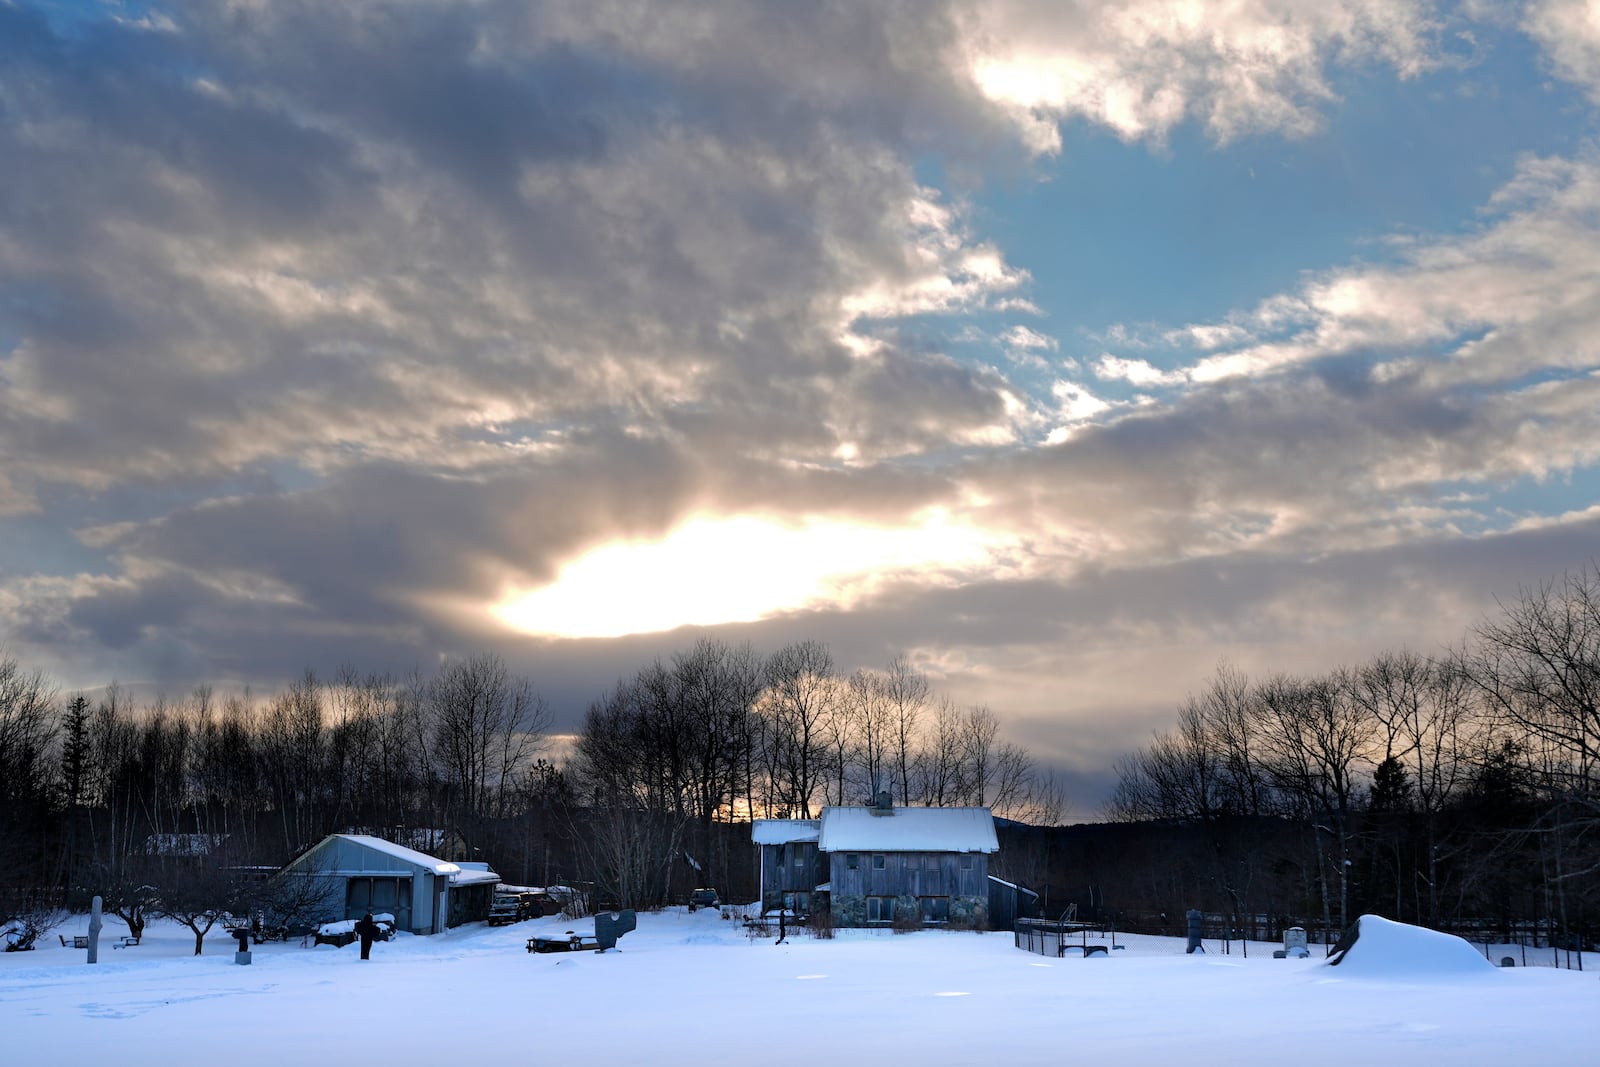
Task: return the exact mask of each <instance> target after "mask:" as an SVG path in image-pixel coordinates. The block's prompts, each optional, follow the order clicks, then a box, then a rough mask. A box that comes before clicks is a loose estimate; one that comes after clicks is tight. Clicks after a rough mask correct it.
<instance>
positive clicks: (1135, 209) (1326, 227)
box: [919, 34, 1593, 367]
mask: <svg viewBox="0 0 1600 1067" xmlns="http://www.w3.org/2000/svg"><path fill="white" fill-rule="evenodd" d="M1334 87H1335V90H1336V92H1337V93H1338V96H1339V99H1338V100H1336V101H1333V102H1330V103H1328V104H1326V105H1325V106H1324V111H1325V115H1326V120H1327V121H1326V123H1325V126H1324V128H1323V129H1322V130H1321V131H1320V132H1318V133H1316V134H1314V135H1312V136H1310V137H1306V138H1303V139H1287V138H1285V137H1282V136H1277V135H1258V136H1251V137H1247V138H1243V139H1240V140H1238V141H1235V142H1233V143H1230V144H1227V145H1222V146H1218V145H1216V144H1214V143H1212V142H1211V141H1210V140H1209V139H1208V138H1207V135H1206V133H1205V131H1204V130H1203V129H1202V128H1200V127H1199V126H1198V125H1196V124H1195V123H1192V122H1191V123H1188V124H1185V125H1183V126H1181V127H1179V128H1178V129H1176V130H1175V131H1173V133H1172V135H1171V136H1170V137H1169V139H1168V141H1167V143H1166V145H1165V146H1161V147H1155V146H1151V145H1148V144H1144V143H1136V144H1129V143H1125V142H1123V141H1121V140H1119V139H1118V138H1117V137H1116V136H1115V135H1113V134H1112V133H1110V132H1108V131H1106V130H1104V129H1102V128H1099V127H1093V126H1090V125H1088V124H1086V123H1082V122H1073V123H1070V124H1068V125H1067V126H1066V127H1065V128H1064V130H1063V134H1064V136H1063V149H1062V153H1061V156H1060V157H1059V158H1058V159H1054V160H1045V161H1042V162H1041V163H1040V164H1039V165H1038V167H1037V170H1036V173H1035V174H1034V175H1033V176H1032V177H1029V178H1015V179H1011V180H1009V181H1004V182H1001V183H997V184H995V185H991V186H990V187H988V188H985V189H981V190H977V191H975V192H971V193H970V194H969V195H970V198H971V200H972V203H973V206H974V210H973V218H972V224H973V228H974V230H975V231H976V233H977V234H978V235H979V236H982V237H985V238H990V239H993V240H995V241H996V243H997V244H998V245H999V246H1000V247H1001V248H1002V249H1003V250H1004V252H1005V255H1006V257H1007V260H1008V262H1010V263H1012V264H1013V265H1014V266H1017V267H1021V268H1024V269H1026V270H1027V271H1029V272H1030V273H1031V275H1032V276H1033V284H1032V287H1031V290H1030V292H1029V294H1028V295H1029V297H1030V298H1031V299H1032V300H1033V302H1034V303H1035V304H1037V305H1038V306H1039V307H1040V308H1041V309H1042V310H1043V311H1044V312H1045V316H1046V317H1045V319H1044V320H1042V321H1038V320H1036V321H1034V322H1033V323H1031V325H1032V327H1033V328H1034V329H1038V330H1040V331H1042V332H1046V333H1049V334H1051V335H1052V336H1054V337H1056V338H1057V339H1058V340H1059V341H1060V342H1061V346H1062V349H1061V351H1062V354H1063V355H1075V356H1079V357H1088V358H1093V357H1094V356H1095V355H1098V353H1099V351H1101V350H1102V348H1103V346H1104V337H1105V335H1106V333H1107V332H1108V331H1109V330H1110V329H1111V328H1112V327H1115V326H1117V325H1124V326H1130V327H1137V326H1140V325H1148V326H1154V327H1155V328H1156V329H1157V331H1159V330H1162V329H1168V328H1173V327H1179V326H1182V325H1185V324H1188V323H1213V322H1219V321H1222V320H1224V319H1225V318H1226V317H1227V316H1228V315H1229V314H1230V313H1234V312H1247V311H1249V310H1250V309H1251V308H1253V307H1255V306H1256V305H1257V304H1258V303H1259V302H1260V301H1262V300H1264V299H1267V298H1269V297H1272V296H1274V295H1277V294H1280V293H1285V292H1293V291H1295V290H1296V289H1297V288H1298V286H1299V285H1300V284H1301V282H1302V280H1303V279H1304V277H1305V276H1306V275H1307V274H1316V273H1318V272H1323V271H1327V270H1331V269H1337V268H1339V267H1342V266H1346V265H1350V264H1352V263H1357V262H1385V261H1389V260H1391V259H1392V258H1393V257H1394V256H1395V255H1397V251H1396V250H1395V249H1394V248H1393V247H1392V245H1391V243H1390V242H1389V241H1388V240H1387V239H1388V238H1390V237H1393V236H1396V235H1403V236H1419V235H1420V236H1424V237H1426V236H1448V235H1451V234H1454V233H1461V232H1466V231H1470V230H1473V229H1475V228H1476V227H1478V226H1479V225H1481V211H1482V209H1483V207H1484V205H1485V204H1486V203H1487V201H1488V200H1489V198H1490V197H1491V196H1492V195H1493V193H1494V192H1495V191H1496V190H1497V189H1498V188H1500V187H1501V186H1503V185H1504V184H1505V183H1506V181H1507V180H1508V179H1509V178H1510V177H1511V176H1512V175H1513V173H1514V171H1515V168H1516V166H1517V163H1518V161H1519V159H1521V158H1522V157H1524V156H1525V155H1528V154H1535V155H1551V154H1557V155H1559V154H1571V153H1573V152H1575V151H1576V150H1577V149H1578V148H1579V147H1580V146H1581V145H1582V143H1584V141H1585V139H1586V138H1587V137H1588V127H1589V126H1590V125H1591V124H1592V121H1593V120H1592V118H1591V117H1590V116H1591V111H1590V109H1589V108H1588V107H1587V105H1586V104H1585V103H1584V101H1583V99H1582V97H1581V95H1580V94H1579V93H1577V92H1576V91H1575V90H1574V89H1572V88H1571V87H1570V86H1566V85H1563V84H1561V83H1557V82H1552V81H1550V80H1549V79H1548V78H1546V77H1545V76H1544V75H1543V73H1542V72H1541V70H1540V68H1539V65H1538V60H1537V55H1536V53H1535V51H1534V49H1533V47H1532V45H1531V44H1530V43H1529V42H1528V41H1527V40H1526V39H1524V38H1522V37H1521V36H1519V35H1514V34H1504V35H1498V36H1494V37H1493V39H1492V40H1490V41H1489V42H1488V43H1487V44H1486V45H1485V46H1484V47H1483V48H1482V49H1481V50H1480V53H1479V55H1478V56H1477V57H1476V59H1475V61H1474V62H1473V63H1472V64H1471V65H1470V66H1468V67H1467V68H1466V69H1464V70H1461V69H1443V70H1438V71H1434V72H1432V73H1429V74H1426V75H1424V76H1421V77H1418V78H1415V79H1412V80H1407V81H1400V80H1397V79H1395V78H1394V77H1393V76H1392V74H1389V73H1387V72H1384V71H1381V70H1362V71H1357V72H1351V73H1347V74H1345V75H1343V76H1341V77H1339V78H1338V79H1337V80H1336V82H1335V86H1334ZM919 173H921V174H927V175H929V176H931V175H932V174H933V173H934V172H933V171H932V170H931V169H927V168H922V169H919ZM1137 354H1138V355H1139V356H1140V357H1141V358H1146V359H1149V360H1150V361H1151V362H1152V363H1154V364H1156V365H1157V366H1158V367H1163V366H1164V362H1163V359H1165V365H1170V363H1171V362H1172V360H1173V358H1174V354H1173V353H1167V354H1166V355H1165V356H1164V357H1163V356H1162V354H1161V353H1137Z"/></svg>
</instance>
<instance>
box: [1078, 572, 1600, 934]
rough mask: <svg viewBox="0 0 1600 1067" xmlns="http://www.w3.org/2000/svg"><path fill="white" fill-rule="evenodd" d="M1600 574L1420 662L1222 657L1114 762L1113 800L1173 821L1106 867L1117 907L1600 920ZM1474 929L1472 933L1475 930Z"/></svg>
mask: <svg viewBox="0 0 1600 1067" xmlns="http://www.w3.org/2000/svg"><path fill="white" fill-rule="evenodd" d="M1597 705H1600V571H1597V570H1585V571H1581V572H1579V573H1578V574H1575V575H1568V576H1566V577H1564V578H1563V579H1562V580H1560V581H1557V582H1552V583H1549V584H1547V585H1544V586H1542V587H1539V588H1537V589H1531V590H1526V591H1524V592H1523V593H1522V594H1521V595H1520V596H1519V597H1518V598H1517V599H1516V600H1514V601H1512V602H1510V603H1508V604H1504V605H1502V606H1501V608H1500V610H1499V612H1498V614H1497V615H1495V616H1493V617H1491V618H1488V619H1486V620H1485V621H1483V622H1482V623H1481V624H1479V625H1478V626H1476V627H1475V628H1474V629H1473V630H1472V631H1471V632H1470V633H1469V634H1468V635H1467V637H1466V638H1465V639H1464V640H1463V642H1462V643H1461V644H1460V646H1459V647H1457V648H1455V649H1451V650H1449V651H1447V652H1445V653H1443V654H1441V655H1438V656H1434V657H1425V656H1420V655H1417V654H1415V653H1412V652H1408V651H1397V652H1391V653H1386V654H1383V655H1380V656H1378V657H1376V658H1375V659H1373V660H1371V661H1370V662H1368V663H1365V664H1362V665H1360V666H1356V667H1351V668H1348V669H1342V670H1337V671H1334V672H1331V673H1329V674H1326V675H1320V676H1316V677H1293V676H1288V675H1274V676H1271V677H1267V678H1260V679H1249V678H1246V677H1245V676H1244V675H1243V674H1241V673H1239V672H1238V671H1236V670H1233V669H1231V668H1230V667H1228V666H1226V665H1224V666H1221V667H1219V669H1218V670H1217V672H1216V675H1215V676H1214V677H1213V678H1212V679H1211V681H1210V683H1209V685H1208V686H1207V687H1206V688H1205V689H1204V691H1202V692H1201V693H1199V694H1198V695H1195V696H1192V697H1190V698H1189V699H1188V700H1187V701H1186V702H1185V703H1184V704H1183V705H1182V707H1181V708H1180V709H1179V712H1178V720H1177V724H1176V725H1175V726H1174V727H1173V728H1171V729H1170V730H1167V731H1164V732H1162V733H1159V734H1157V735H1156V736H1155V738H1154V739H1153V740H1152V741H1151V742H1150V743H1149V744H1148V745H1146V746H1145V747H1144V748H1142V749H1140V750H1139V751H1137V752H1135V753H1134V754H1132V755H1130V756H1128V757H1127V758H1126V759H1124V760H1123V761H1122V762H1121V764H1120V766H1119V775H1118V784H1117V787H1116V791H1115V795H1114V797H1113V799H1112V802H1111V805H1110V809H1111V813H1112V815H1113V817H1114V818H1116V819H1119V820H1123V821H1125V822H1137V823H1140V824H1143V830H1142V832H1141V833H1140V834H1136V835H1130V837H1129V840H1130V842H1134V841H1136V840H1144V839H1147V838H1149V839H1151V840H1153V838H1151V836H1150V827H1149V825H1148V824H1150V823H1151V822H1152V821H1159V822H1164V823H1167V824H1170V825H1171V826H1172V827H1173V828H1175V829H1176V830H1178V831H1179V832H1178V833H1176V834H1172V835H1168V836H1167V837H1166V839H1165V840H1164V842H1163V843H1162V844H1161V845H1160V847H1159V848H1155V849H1152V850H1149V851H1148V852H1146V851H1145V850H1142V849H1140V848H1136V847H1134V848H1129V849H1127V850H1126V851H1125V852H1124V853H1123V856H1122V858H1121V861H1120V864H1121V869H1120V870H1117V871H1116V872H1115V873H1114V874H1113V875H1111V877H1113V878H1114V880H1115V884H1116V890H1117V896H1118V897H1119V898H1120V903H1122V905H1123V906H1124V907H1126V908H1127V909H1128V910H1130V911H1131V912H1138V913H1142V914H1150V915H1159V914H1160V913H1162V912H1166V913H1168V914H1169V915H1170V914H1173V913H1174V909H1182V908H1186V907H1200V908H1202V909H1204V910H1206V911H1208V912H1211V913H1215V914H1220V915H1224V916H1229V917H1232V918H1233V919H1234V925H1236V926H1237V927H1239V928H1241V929H1245V928H1258V927H1259V926H1260V925H1261V924H1262V923H1263V922H1266V923H1267V924H1268V925H1270V926H1275V925H1281V922H1282V921H1285V920H1287V919H1292V920H1294V921H1300V922H1308V921H1309V922H1314V923H1319V924H1320V925H1321V926H1322V927H1324V928H1331V929H1334V930H1338V929H1342V928H1343V927H1344V926H1345V925H1347V924H1348V923H1349V922H1350V921H1351V920H1352V919H1353V918H1354V917H1355V916H1356V915H1358V914H1361V913H1362V912H1368V911H1370V912H1376V913H1379V914H1383V915H1386V916H1388V917H1390V918H1393V919H1397V920H1400V921H1405V922H1414V923H1419V924H1422V925H1427V926H1432V927H1435V928H1441V929H1461V930H1463V931H1466V930H1467V929H1468V928H1481V927H1484V926H1488V927H1492V928H1493V929H1494V930H1495V931H1498V932H1499V933H1501V934H1504V935H1507V936H1509V935H1510V933H1511V932H1512V931H1513V930H1515V929H1518V928H1521V929H1523V930H1525V931H1526V930H1527V929H1528V928H1530V927H1532V926H1536V927H1537V928H1538V929H1539V930H1540V931H1541V936H1542V937H1550V938H1552V939H1554V940H1556V941H1557V942H1565V943H1569V944H1570V943H1571V942H1573V941H1575V940H1579V939H1582V940H1589V941H1592V940H1593V937H1594V934H1595V933H1596V930H1595V925H1596V920H1597V919H1600V879H1597V878H1596V872H1597V871H1600V716H1597V712H1596V707H1597ZM1474 932H1476V931H1474Z"/></svg>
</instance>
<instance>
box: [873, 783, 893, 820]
mask: <svg viewBox="0 0 1600 1067" xmlns="http://www.w3.org/2000/svg"><path fill="white" fill-rule="evenodd" d="M872 814H874V815H893V814H894V797H893V796H892V795H891V794H890V793H889V791H888V790H887V789H885V790H883V791H882V792H880V793H879V794H878V795H877V797H876V798H874V800H873V804H872Z"/></svg>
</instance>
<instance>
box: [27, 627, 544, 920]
mask: <svg viewBox="0 0 1600 1067" xmlns="http://www.w3.org/2000/svg"><path fill="white" fill-rule="evenodd" d="M549 721H550V712H549V709H548V708H547V707H546V705H545V703H544V701H543V700H542V699H541V698H540V697H539V695H538V694H537V693H536V692H535V691H534V689H533V687H532V685H531V683H530V682H529V681H528V680H527V679H525V678H521V677H518V676H516V675H514V674H512V673H511V672H510V671H509V670H508V669H507V668H506V666H505V664H504V663H503V662H502V661H501V660H499V659H498V658H496V657H493V656H474V657H468V658H465V659H459V660H452V661H447V662H444V663H443V664H441V665H440V667H439V668H438V670H437V671H436V672H435V673H434V674H432V675H431V676H423V675H421V674H417V675H414V676H412V677H410V678H407V679H404V680H401V681H395V680H392V679H388V678H382V677H372V676H367V677H363V676H358V675H357V674H355V673H354V672H352V671H345V672H342V673H341V675H340V676H339V677H338V678H337V679H335V680H334V681H333V682H331V683H325V682H323V681H321V680H319V679H318V678H317V677H316V676H315V675H313V674H307V675H305V676H304V677H303V678H301V679H299V680H298V681H296V682H295V683H294V684H292V685H290V686H289V687H288V689H286V690H285V691H284V692H283V693H280V694H278V695H276V696H274V697H271V698H269V699H266V700H262V701H255V700H252V699H251V698H250V696H249V694H242V695H235V696H230V697H228V698H226V699H222V700H218V699H216V698H215V696H214V694H213V692H212V691H211V690H210V689H208V688H200V689H197V690H196V691H195V692H194V693H193V694H191V695H190V697H189V698H187V699H186V700H183V701H181V702H169V701H167V700H166V699H164V698H157V699H156V700H155V701H154V702H153V703H149V704H147V705H143V706H138V705H136V704H135V703H134V702H133V701H132V700H131V699H129V697H128V695H127V693H126V692H124V691H123V690H122V689H120V688H119V687H118V686H116V685H111V686H109V687H108V688H107V689H106V690H105V692H104V694H103V696H102V697H101V698H100V699H99V700H97V701H95V702H93V703H91V702H90V701H89V700H88V699H87V698H86V697H85V696H83V695H81V694H79V695H75V696H73V697H71V698H70V699H67V700H65V701H62V700H60V699H58V698H57V695H56V694H55V692H54V690H53V687H52V686H51V684H50V683H49V682H48V680H47V679H46V678H45V677H44V676H43V674H42V673H40V672H39V671H36V670H34V671H29V670H27V669H25V668H24V667H22V666H21V665H20V664H18V663H17V662H16V661H15V660H13V659H10V658H0V879H3V881H0V890H3V891H4V893H5V900H7V901H10V902H11V903H10V910H12V911H16V910H17V909H18V908H19V907H21V906H22V905H21V904H19V903H18V902H19V901H21V902H23V903H26V904H27V905H28V906H30V907H33V906H34V905H35V904H36V903H37V902H38V901H39V900H41V899H43V900H45V901H46V902H63V901H64V902H68V903H81V901H80V900H76V899H73V894H74V891H81V892H82V893H99V894H101V895H104V896H106V897H107V903H108V906H114V907H124V906H126V907H127V908H129V909H132V910H133V911H134V913H135V916H136V921H137V915H138V914H141V913H142V912H143V911H144V910H146V909H147V907H149V906H152V901H153V900H154V898H155V897H156V896H157V894H156V893H154V892H152V890H151V887H157V888H159V890H160V893H159V896H160V897H161V898H162V899H163V900H164V901H165V904H166V906H167V907H168V908H169V910H170V909H172V908H176V907H178V906H179V905H178V901H179V898H180V896H185V895H192V894H188V890H189V889H190V888H192V887H194V886H195V885H197V884H200V883H204V884H205V885H206V886H207V887H209V888H208V889H207V890H206V892H210V893H212V894H213V895H216V896H220V895H227V894H223V893H221V887H220V886H219V885H218V884H217V879H216V878H215V877H213V876H214V875H215V874H216V872H217V871H218V870H228V871H233V872H235V877H234V879H233V880H234V881H235V882H239V883H243V882H247V881H250V880H251V878H252V877H253V876H252V874H251V872H259V871H261V870H263V869H270V868H273V867H276V866H279V865H281V864H282V863H284V862H286V861H287V860H288V859H290V858H292V857H293V856H294V855H296V854H298V853H299V852H300V851H303V850H304V849H305V848H307V847H309V846H310V845H312V844H315V843H316V842H317V841H319V840H320V839H321V838H322V836H323V835H325V834H326V833H328V832H331V831H334V830H347V829H362V830H369V831H371V832H374V833H382V834H385V835H387V836H391V837H394V838H395V839H396V840H401V841H403V842H404V843H408V844H411V843H424V844H427V843H431V842H425V841H421V840H420V839H419V838H418V837H417V836H416V832H417V831H419V830H425V831H428V832H430V833H432V834H433V835H434V837H435V838H437V839H439V840H441V841H443V840H445V839H446V835H444V834H441V833H439V832H438V828H448V830H449V831H450V833H449V835H448V840H450V841H455V842H465V843H467V844H465V846H462V845H457V846H455V847H456V848H460V847H465V848H466V849H467V851H468V852H469V854H470V853H471V852H473V851H474V850H475V849H476V847H477V846H475V845H473V844H472V843H473V842H486V841H487V840H488V839H489V838H490V837H491V836H492V833H493V831H494V830H495V829H496V828H497V827H499V826H501V825H503V824H504V823H505V822H506V821H507V820H508V819H509V818H510V817H512V816H513V815H515V814H516V813H518V812H519V811H522V810H525V809H526V808H527V807H528V805H529V803H530V797H534V796H536V795H537V793H538V791H539V789H540V788H541V783H543V782H544V781H545V780H546V779H547V777H548V776H547V775H545V774H542V773H541V772H542V771H543V770H544V769H545V768H542V767H541V765H540V764H539V763H538V762H537V756H538V753H539V751H540V749H541V747H542V745H543V741H544V733H545V731H546V729H547V727H548V724H549ZM460 858H470V855H469V856H462V857H460ZM234 889H237V886H235V887H234ZM234 889H230V890H229V894H233V895H237V894H236V893H234ZM80 895H81V894H80ZM0 903H3V902H0ZM195 906H197V905H195V904H194V903H193V902H192V901H186V902H185V903H183V905H182V907H184V908H193V907H195ZM218 906H219V907H220V905H218ZM201 910H205V909H203V908H202V909H201ZM213 910H215V909H213Z"/></svg>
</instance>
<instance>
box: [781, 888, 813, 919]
mask: <svg viewBox="0 0 1600 1067" xmlns="http://www.w3.org/2000/svg"><path fill="white" fill-rule="evenodd" d="M783 907H784V910H785V911H787V912H789V913H790V914H791V915H797V916H806V915H810V914H811V894H810V893H785V894H784V895H783Z"/></svg>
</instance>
